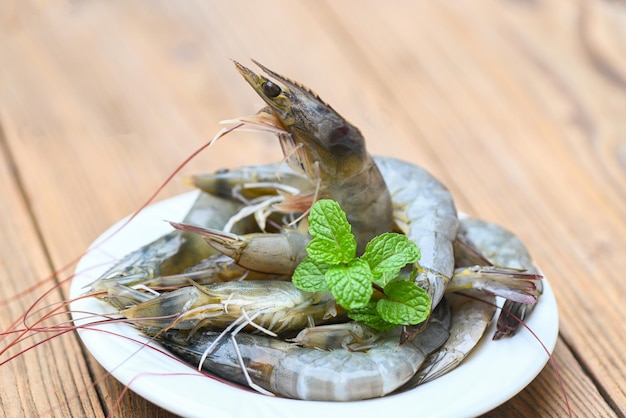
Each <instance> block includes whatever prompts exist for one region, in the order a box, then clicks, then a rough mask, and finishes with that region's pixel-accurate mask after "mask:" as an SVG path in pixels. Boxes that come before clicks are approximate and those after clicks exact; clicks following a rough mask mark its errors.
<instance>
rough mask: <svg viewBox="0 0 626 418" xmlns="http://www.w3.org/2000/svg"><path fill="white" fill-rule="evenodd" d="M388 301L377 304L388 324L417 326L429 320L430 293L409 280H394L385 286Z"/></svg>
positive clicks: (377, 308) (380, 301) (383, 300)
mask: <svg viewBox="0 0 626 418" xmlns="http://www.w3.org/2000/svg"><path fill="white" fill-rule="evenodd" d="M385 295H387V299H381V300H379V301H378V302H377V304H376V310H377V311H378V313H379V314H380V316H381V318H383V319H384V320H385V321H387V322H393V323H396V324H402V325H416V324H419V323H420V322H423V321H424V320H426V318H428V314H429V312H430V297H429V296H428V293H426V291H425V290H424V289H422V288H421V287H419V286H417V285H416V284H415V283H413V282H410V281H408V280H393V281H391V282H389V283H388V284H387V286H385Z"/></svg>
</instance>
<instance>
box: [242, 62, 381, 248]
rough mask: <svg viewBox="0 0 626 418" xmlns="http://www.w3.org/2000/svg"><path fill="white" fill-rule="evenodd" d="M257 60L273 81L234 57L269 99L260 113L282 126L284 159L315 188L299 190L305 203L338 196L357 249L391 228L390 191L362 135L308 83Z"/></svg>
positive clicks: (251, 84) (247, 77) (246, 75)
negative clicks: (288, 77) (270, 117)
mask: <svg viewBox="0 0 626 418" xmlns="http://www.w3.org/2000/svg"><path fill="white" fill-rule="evenodd" d="M256 64H257V65H258V66H259V67H260V68H261V69H262V70H263V71H264V72H265V73H267V74H268V75H269V76H270V77H271V78H273V79H274V80H275V81H272V80H270V79H269V78H268V77H265V76H263V75H260V74H256V73H254V72H253V71H252V70H250V69H248V68H246V67H244V66H243V65H241V64H239V63H238V62H235V66H236V67H237V70H239V72H240V73H241V74H242V75H243V77H244V79H245V80H246V81H247V82H248V83H249V84H250V86H252V88H253V89H254V91H256V92H257V94H258V95H259V96H260V97H261V98H262V99H263V100H264V101H265V103H266V104H267V105H268V106H267V107H266V108H265V109H263V110H262V111H261V113H265V114H269V115H272V117H273V118H275V120H276V123H277V124H278V125H279V126H280V127H282V128H283V129H284V131H285V132H284V133H279V135H278V136H279V139H280V141H281V145H282V147H283V152H284V154H285V157H286V158H287V163H288V164H289V165H290V166H291V168H293V169H294V170H295V171H297V172H298V171H300V172H303V173H304V174H305V175H306V177H308V178H309V179H310V180H311V181H313V182H314V184H315V188H314V189H312V190H309V191H305V192H304V194H308V195H309V197H310V203H309V206H310V205H311V204H312V203H313V202H314V201H315V200H317V199H322V198H327V199H333V200H335V201H337V202H338V203H339V205H340V206H341V207H342V209H343V210H344V212H346V214H347V218H348V221H349V222H350V225H352V232H353V233H354V235H355V237H356V241H357V248H358V249H359V251H362V250H363V249H364V248H365V244H367V243H368V242H369V241H370V240H371V239H372V238H373V237H375V236H376V235H380V234H382V233H383V232H388V231H390V230H391V228H392V204H391V197H390V196H389V192H388V190H387V186H386V185H385V181H384V180H383V176H382V175H381V173H380V171H379V169H378V166H377V165H376V163H375V162H374V160H373V158H372V157H371V156H370V155H369V154H368V152H367V150H366V148H365V140H364V138H363V135H362V134H361V132H360V131H359V130H358V129H357V128H356V127H355V126H354V125H352V124H350V123H349V122H348V121H346V120H345V119H344V118H343V117H341V115H339V114H338V113H337V112H335V110H333V109H332V108H331V107H330V106H328V105H327V104H326V103H324V102H323V101H322V100H321V99H320V98H319V96H317V95H316V94H315V93H313V92H312V91H310V90H309V89H307V88H305V87H303V86H301V85H300V84H297V83H294V82H293V81H291V80H289V79H287V78H285V77H283V76H281V75H280V74H277V73H275V72H273V71H271V70H270V69H268V68H266V67H264V66H262V65H261V64H259V63H256ZM372 219H376V222H372Z"/></svg>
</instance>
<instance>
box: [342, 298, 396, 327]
mask: <svg viewBox="0 0 626 418" xmlns="http://www.w3.org/2000/svg"><path fill="white" fill-rule="evenodd" d="M348 317H349V318H350V319H353V320H354V321H357V322H360V323H362V324H363V325H367V326H368V327H370V328H373V329H375V330H377V331H389V330H391V329H394V328H395V327H397V326H398V324H394V323H391V322H387V321H385V320H384V319H383V318H381V316H380V314H379V313H378V311H377V310H376V301H371V302H369V303H368V304H367V305H365V306H363V307H361V308H356V309H351V310H349V311H348Z"/></svg>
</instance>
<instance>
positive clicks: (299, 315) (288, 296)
mask: <svg viewBox="0 0 626 418" xmlns="http://www.w3.org/2000/svg"><path fill="white" fill-rule="evenodd" d="M107 300H108V302H109V303H111V304H112V305H114V306H116V307H118V309H120V308H121V311H120V314H121V315H122V316H124V317H125V318H128V319H130V320H132V322H133V323H135V324H137V325H139V326H141V327H144V328H157V329H179V330H197V329H200V328H202V327H209V328H212V329H219V330H224V329H226V328H228V327H229V326H230V325H231V324H233V323H235V324H237V325H238V324H240V323H244V324H247V325H250V326H251V327H254V328H257V329H263V331H265V332H268V333H270V334H272V335H276V333H281V332H285V331H290V330H300V329H302V328H304V327H306V326H313V325H315V324H319V323H321V322H322V321H324V320H328V319H331V318H334V317H335V316H336V315H337V309H336V307H335V301H334V299H333V298H332V296H331V295H330V294H329V293H327V292H319V293H309V292H303V291H301V290H298V289H296V288H295V287H294V286H293V284H292V283H291V282H287V281H262V280H258V281H245V280H244V281H233V282H222V283H215V284H210V285H206V286H201V285H193V286H187V287H183V288H180V289H176V290H173V291H171V292H166V293H162V294H160V295H158V296H156V297H154V296H146V293H144V292H140V291H136V290H133V289H129V288H128V287H125V286H113V287H111V288H110V289H109V291H108V296H107Z"/></svg>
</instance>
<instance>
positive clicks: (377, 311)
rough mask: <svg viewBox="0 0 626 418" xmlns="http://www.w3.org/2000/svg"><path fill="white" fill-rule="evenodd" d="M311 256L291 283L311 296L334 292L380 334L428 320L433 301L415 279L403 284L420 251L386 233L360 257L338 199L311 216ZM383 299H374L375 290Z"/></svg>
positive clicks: (324, 202) (317, 208) (321, 205)
mask: <svg viewBox="0 0 626 418" xmlns="http://www.w3.org/2000/svg"><path fill="white" fill-rule="evenodd" d="M309 233H310V234H311V242H310V243H309V244H308V246H307V254H308V256H307V257H306V258H305V259H304V260H303V261H302V262H301V263H300V265H299V266H298V267H297V268H296V270H295V272H294V274H293V277H292V281H293V283H294V285H295V286H296V287H297V288H299V289H301V290H304V291H307V292H319V291H324V290H329V291H330V292H331V293H332V295H333V297H334V298H335V299H336V301H337V303H338V304H339V305H341V306H343V307H344V308H345V309H347V310H348V316H349V317H350V318H352V319H354V320H355V321H359V322H362V323H364V324H365V325H367V326H370V327H371V328H374V329H377V330H381V331H384V330H389V329H391V328H394V327H395V326H397V325H399V324H402V325H415V324H418V323H420V322H422V321H424V320H425V319H426V318H427V317H428V313H429V310H430V298H429V296H428V294H427V293H426V292H425V291H424V290H423V289H422V288H420V287H419V286H417V285H416V284H415V283H413V281H412V280H403V279H399V278H398V276H399V275H400V272H401V270H402V269H403V268H404V267H405V266H406V265H407V264H413V263H416V262H417V261H418V260H419V258H420V252H419V249H418V248H417V246H416V245H415V243H413V242H412V241H410V240H409V239H408V238H407V237H406V236H405V235H401V234H395V233H384V234H382V235H379V236H377V237H375V238H373V239H372V240H371V241H370V242H369V243H368V244H367V246H366V247H365V252H364V253H363V255H362V256H361V257H360V258H357V257H356V240H355V239H354V235H353V234H352V231H351V227H350V224H349V223H348V220H347V218H346V215H345V213H344V212H343V211H342V210H341V208H340V207H339V204H338V203H337V202H335V201H334V200H327V199H325V200H320V201H318V202H316V203H315V205H313V207H312V208H311V212H310V214H309ZM374 286H377V287H378V288H379V289H380V288H382V289H383V297H382V298H380V297H379V298H378V299H376V300H374V299H373V294H374V292H373V288H374Z"/></svg>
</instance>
